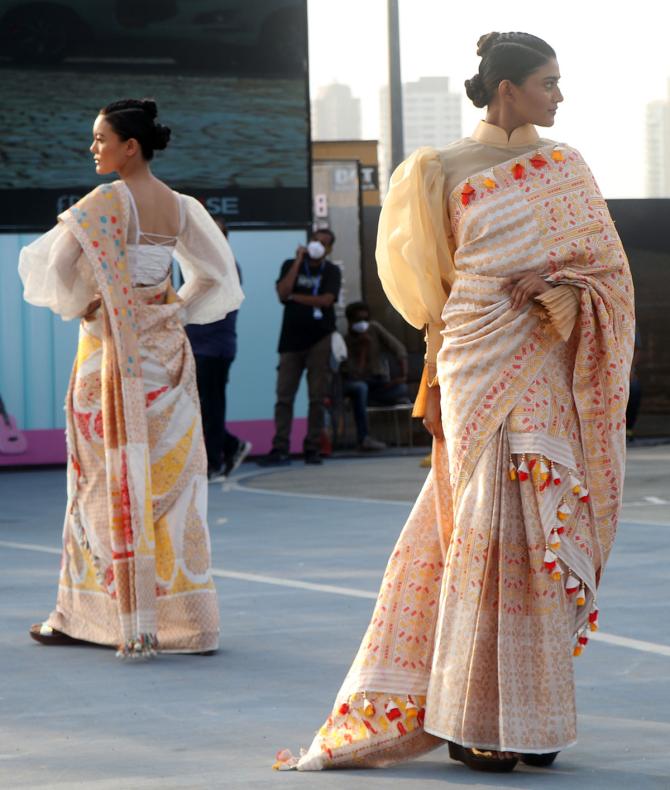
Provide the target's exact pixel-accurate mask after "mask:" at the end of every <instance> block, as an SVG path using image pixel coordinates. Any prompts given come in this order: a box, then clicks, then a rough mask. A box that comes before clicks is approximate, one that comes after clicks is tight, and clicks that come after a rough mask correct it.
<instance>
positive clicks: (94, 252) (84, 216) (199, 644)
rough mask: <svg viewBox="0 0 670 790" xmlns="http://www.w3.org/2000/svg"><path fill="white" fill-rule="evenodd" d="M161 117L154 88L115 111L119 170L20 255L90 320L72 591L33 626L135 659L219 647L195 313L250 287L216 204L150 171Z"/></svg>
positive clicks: (68, 545) (45, 638)
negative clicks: (212, 210) (212, 209)
mask: <svg viewBox="0 0 670 790" xmlns="http://www.w3.org/2000/svg"><path fill="white" fill-rule="evenodd" d="M156 115H157V110H156V104H155V103H154V102H153V101H151V100H148V99H143V100H134V99H128V100H124V101H117V102H113V103H112V104H109V105H108V106H107V107H105V108H104V109H102V110H101V111H100V113H99V114H98V117H97V118H96V120H95V124H94V127H93V144H92V145H91V149H90V150H91V152H92V154H93V158H94V160H95V165H96V172H97V173H98V174H99V175H103V176H104V175H109V174H111V173H114V172H116V173H118V174H119V176H120V180H118V181H114V182H112V183H108V184H103V185H101V186H99V187H97V188H96V189H94V190H93V191H92V192H90V193H89V194H88V195H86V196H85V197H84V198H82V199H81V200H80V201H79V202H78V203H77V204H76V205H75V206H73V207H72V208H70V209H68V210H67V211H65V212H64V213H63V214H61V215H60V216H59V218H58V219H59V223H58V224H57V225H56V227H54V228H53V229H52V230H51V231H49V232H48V233H46V234H45V235H44V236H41V237H40V238H39V239H37V240H36V241H34V242H33V243H32V244H30V245H28V246H27V247H25V248H24V249H23V250H22V251H21V258H20V263H19V272H20V275H21V278H22V280H23V283H24V288H25V291H24V296H25V299H26V301H28V302H30V303H31V304H34V305H40V306H45V307H49V308H50V309H51V310H53V311H54V312H55V313H57V314H59V315H60V316H62V317H63V318H64V319H72V318H79V319H81V324H80V330H79V346H78V350H77V356H76V359H75V363H74V368H73V371H72V376H71V380H70V386H69V389H68V393H67V397H66V415H67V444H68V469H67V480H68V503H67V510H66V514H65V525H64V530H63V559H62V566H61V574H60V580H59V586H58V597H57V601H56V608H55V610H54V611H53V612H52V613H51V615H50V616H49V618H48V620H47V621H46V622H45V623H42V624H38V625H36V626H33V627H32V628H31V631H30V633H31V636H32V637H33V638H34V639H36V640H37V641H38V642H42V643H44V644H65V643H68V642H72V641H73V640H74V641H77V640H81V641H86V642H95V643H98V644H102V645H116V646H117V647H118V654H119V655H121V656H131V657H132V656H147V655H152V654H153V653H154V652H155V651H157V650H158V651H163V652H185V653H190V652H209V651H212V650H215V649H216V648H217V645H218V633H219V614H218V606H217V600H216V591H215V589H214V583H213V581H212V577H211V572H210V564H211V563H210V543H209V532H208V529H207V461H206V456H205V450H204V444H203V439H202V427H201V422H200V411H199V404H198V393H197V389H196V383H195V366H194V362H193V356H192V354H191V351H190V346H189V343H188V340H187V338H186V334H185V332H184V329H183V324H184V323H187V322H188V323H207V322H210V321H216V320H219V319H221V318H223V317H224V316H225V315H226V313H228V312H230V311H231V310H234V309H236V308H237V307H238V306H239V304H240V302H241V301H242V298H243V297H242V292H241V290H240V286H239V280H238V276H237V272H236V269H235V261H234V258H233V255H232V253H231V250H230V248H229V246H228V244H227V242H226V240H225V238H224V236H223V235H222V234H221V232H220V231H219V229H218V228H217V227H216V225H215V224H214V222H213V220H212V219H211V218H210V216H209V215H208V213H207V211H206V210H205V209H204V208H203V207H202V206H201V204H200V203H199V202H198V201H197V200H195V199H194V198H192V197H189V196H188V195H180V194H178V193H176V192H173V191H172V190H171V189H170V188H169V187H168V186H167V185H166V184H164V183H162V182H161V181H159V180H158V179H157V178H156V177H155V176H154V175H153V174H152V172H151V167H150V161H151V159H152V157H153V155H154V151H155V150H160V149H163V148H165V147H166V145H167V143H168V140H169V138H170V130H169V129H168V128H167V127H165V126H162V125H161V124H159V123H157V121H156ZM173 255H174V256H175V257H176V258H177V259H178V261H179V264H180V267H181V271H182V274H183V277H184V285H183V286H182V288H181V289H180V290H179V293H175V291H174V290H173V289H172V286H171V268H172V257H173Z"/></svg>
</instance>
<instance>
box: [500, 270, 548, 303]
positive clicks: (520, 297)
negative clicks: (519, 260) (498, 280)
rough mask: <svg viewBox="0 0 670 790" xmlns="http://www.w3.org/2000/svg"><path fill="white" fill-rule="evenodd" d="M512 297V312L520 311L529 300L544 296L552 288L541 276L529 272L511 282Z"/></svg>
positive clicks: (511, 279)
mask: <svg viewBox="0 0 670 790" xmlns="http://www.w3.org/2000/svg"><path fill="white" fill-rule="evenodd" d="M509 288H510V297H511V299H512V310H518V309H519V308H520V307H522V306H523V305H524V304H525V303H526V302H527V301H528V300H529V299H532V298H533V297H534V296H537V295H538V294H543V293H545V292H546V291H548V290H549V289H550V288H551V285H549V283H547V282H545V281H544V280H543V279H542V278H541V277H540V275H539V274H535V272H528V273H527V274H522V275H520V276H517V277H511V278H510V280H509Z"/></svg>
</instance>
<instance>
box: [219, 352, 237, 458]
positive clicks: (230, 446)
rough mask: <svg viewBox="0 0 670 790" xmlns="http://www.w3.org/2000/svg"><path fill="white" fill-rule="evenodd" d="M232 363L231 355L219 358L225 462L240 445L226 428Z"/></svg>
mask: <svg viewBox="0 0 670 790" xmlns="http://www.w3.org/2000/svg"><path fill="white" fill-rule="evenodd" d="M232 364H233V358H232V357H224V358H222V359H221V377H222V381H221V422H222V424H223V458H224V460H225V462H226V464H228V463H229V462H230V461H231V459H232V458H233V456H234V455H235V453H236V452H237V450H238V448H239V446H240V440H239V439H238V438H237V436H234V435H233V434H232V433H229V432H228V429H227V428H226V386H227V385H228V374H229V372H230V366H231V365H232Z"/></svg>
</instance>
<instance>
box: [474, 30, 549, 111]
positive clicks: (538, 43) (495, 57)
mask: <svg viewBox="0 0 670 790" xmlns="http://www.w3.org/2000/svg"><path fill="white" fill-rule="evenodd" d="M477 54H478V55H479V57H480V58H481V62H480V63H479V69H478V70H477V74H475V76H474V77H473V78H472V79H470V80H465V91H466V93H467V94H468V98H469V99H470V101H471V102H472V103H473V104H474V105H475V107H486V106H487V105H488V104H489V102H491V101H492V99H493V97H494V96H495V95H496V91H497V90H498V86H499V85H500V83H501V82H502V81H503V80H510V82H513V83H514V84H515V85H522V84H523V82H524V80H525V79H526V78H527V77H528V76H529V75H530V74H532V73H533V72H534V71H535V70H536V69H539V68H540V66H542V65H544V64H545V63H546V62H547V61H548V60H549V59H550V58H555V57H556V53H555V52H554V50H553V49H552V47H550V46H549V44H547V42H546V41H543V40H542V39H541V38H538V37H537V36H533V35H531V34H530V33H518V32H513V33H497V32H493V33H487V34H486V35H485V36H480V38H479V41H478V42H477Z"/></svg>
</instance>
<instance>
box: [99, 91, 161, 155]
mask: <svg viewBox="0 0 670 790" xmlns="http://www.w3.org/2000/svg"><path fill="white" fill-rule="evenodd" d="M100 115H103V116H104V117H105V120H106V121H107V123H108V124H109V125H110V126H111V127H112V129H114V131H115V132H116V134H118V135H119V137H120V138H121V139H122V140H130V139H131V138H133V139H135V140H137V142H138V143H139V144H140V148H141V149H142V156H143V157H144V158H145V159H146V160H147V162H148V161H150V160H151V159H153V156H154V151H162V150H163V149H164V148H166V147H167V144H168V142H169V140H170V128H169V127H168V126H163V125H162V124H160V123H157V121H156V116H157V115H158V107H157V106H156V102H155V101H154V100H153V99H121V100H120V101H113V102H112V103H111V104H108V105H107V106H106V107H103V108H102V109H101V110H100Z"/></svg>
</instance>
